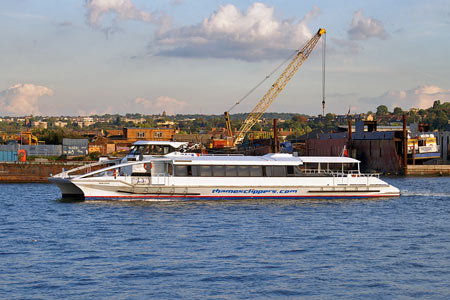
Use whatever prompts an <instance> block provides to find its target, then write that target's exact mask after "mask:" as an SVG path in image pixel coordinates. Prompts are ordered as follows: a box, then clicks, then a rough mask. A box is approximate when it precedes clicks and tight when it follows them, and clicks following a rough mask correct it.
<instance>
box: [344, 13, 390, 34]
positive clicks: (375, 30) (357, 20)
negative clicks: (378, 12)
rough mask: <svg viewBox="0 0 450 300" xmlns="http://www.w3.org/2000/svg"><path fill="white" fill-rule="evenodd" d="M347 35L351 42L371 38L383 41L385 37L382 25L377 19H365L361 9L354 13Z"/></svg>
mask: <svg viewBox="0 0 450 300" xmlns="http://www.w3.org/2000/svg"><path fill="white" fill-rule="evenodd" d="M347 34H348V36H349V38H350V39H351V40H366V39H368V38H371V37H378V38H382V39H384V38H386V37H387V34H386V31H385V29H384V26H383V24H382V23H381V22H380V21H379V20H377V19H374V18H370V17H368V18H365V17H364V16H363V10H362V9H360V10H358V11H357V12H355V13H354V15H353V20H352V24H350V28H349V30H348V31H347Z"/></svg>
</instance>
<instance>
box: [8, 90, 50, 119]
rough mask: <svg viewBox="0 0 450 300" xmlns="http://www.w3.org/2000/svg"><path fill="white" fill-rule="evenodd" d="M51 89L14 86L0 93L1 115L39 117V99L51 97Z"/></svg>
mask: <svg viewBox="0 0 450 300" xmlns="http://www.w3.org/2000/svg"><path fill="white" fill-rule="evenodd" d="M53 94H54V92H53V90H52V89H50V88H48V87H45V86H40V85H34V84H16V85H14V86H11V87H9V88H8V89H6V90H4V91H1V92H0V105H1V107H2V112H1V113H2V114H3V115H11V116H24V115H31V114H33V115H40V111H39V103H38V102H39V98H40V97H42V96H53Z"/></svg>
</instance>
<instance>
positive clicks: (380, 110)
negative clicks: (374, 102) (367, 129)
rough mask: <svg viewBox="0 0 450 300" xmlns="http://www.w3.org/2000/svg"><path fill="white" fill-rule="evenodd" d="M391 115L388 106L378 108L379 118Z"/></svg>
mask: <svg viewBox="0 0 450 300" xmlns="http://www.w3.org/2000/svg"><path fill="white" fill-rule="evenodd" d="M388 113H389V110H388V108H387V106H386V105H380V106H378V107H377V116H384V115H387V114H388Z"/></svg>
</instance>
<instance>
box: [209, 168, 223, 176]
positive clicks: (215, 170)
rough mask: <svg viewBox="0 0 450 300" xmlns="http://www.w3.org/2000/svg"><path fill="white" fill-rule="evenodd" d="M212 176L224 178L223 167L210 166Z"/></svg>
mask: <svg viewBox="0 0 450 300" xmlns="http://www.w3.org/2000/svg"><path fill="white" fill-rule="evenodd" d="M212 172H213V176H217V177H223V176H225V166H212Z"/></svg>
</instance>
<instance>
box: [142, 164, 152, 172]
mask: <svg viewBox="0 0 450 300" xmlns="http://www.w3.org/2000/svg"><path fill="white" fill-rule="evenodd" d="M147 165H148V164H144V169H145V171H148V169H147ZM151 169H152V163H150V170H151Z"/></svg>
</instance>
